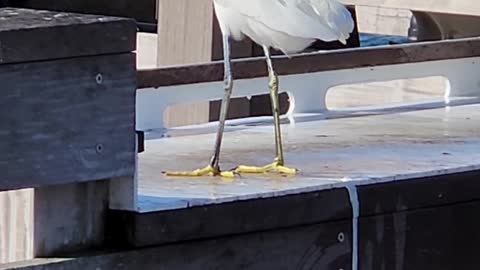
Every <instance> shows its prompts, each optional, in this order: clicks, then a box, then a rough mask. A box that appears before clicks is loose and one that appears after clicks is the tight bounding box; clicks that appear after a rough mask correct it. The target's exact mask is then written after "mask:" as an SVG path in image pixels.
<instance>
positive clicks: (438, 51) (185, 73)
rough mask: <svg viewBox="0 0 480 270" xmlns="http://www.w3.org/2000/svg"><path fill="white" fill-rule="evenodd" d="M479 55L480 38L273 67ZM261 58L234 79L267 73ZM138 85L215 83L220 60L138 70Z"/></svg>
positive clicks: (284, 71)
mask: <svg viewBox="0 0 480 270" xmlns="http://www.w3.org/2000/svg"><path fill="white" fill-rule="evenodd" d="M479 55H480V38H467V39H458V40H446V41H441V42H423V43H414V44H406V45H394V46H382V47H374V48H362V49H354V50H353V49H345V50H338V51H330V52H322V53H308V54H300V55H295V56H292V58H290V59H288V58H287V57H283V56H281V57H275V58H274V60H273V61H274V66H275V69H276V71H277V73H278V74H279V75H290V74H302V73H312V72H320V71H329V70H340V69H351V68H361V67H370V66H383V65H396V64H407V63H419V62H426V61H436V60H445V59H459V58H468V57H475V56H479ZM264 62H265V61H264V59H262V58H252V59H246V60H234V61H233V63H232V65H233V67H232V70H234V78H235V79H250V78H257V77H265V76H267V74H268V73H267V68H266V66H265V63H264ZM137 77H138V88H149V87H161V86H171V85H182V84H193V83H202V82H214V81H221V80H223V63H222V62H214V63H209V64H198V65H187V66H179V67H168V68H159V69H146V70H140V71H138V72H137Z"/></svg>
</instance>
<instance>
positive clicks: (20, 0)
mask: <svg viewBox="0 0 480 270" xmlns="http://www.w3.org/2000/svg"><path fill="white" fill-rule="evenodd" d="M8 5H9V6H13V7H22V8H32V9H44V10H55V11H63V12H78V13H88V14H102V15H108V16H120V17H129V18H134V19H135V20H137V21H141V22H146V23H156V18H155V15H156V13H155V5H156V0H135V1H131V0H116V1H111V0H14V1H8Z"/></svg>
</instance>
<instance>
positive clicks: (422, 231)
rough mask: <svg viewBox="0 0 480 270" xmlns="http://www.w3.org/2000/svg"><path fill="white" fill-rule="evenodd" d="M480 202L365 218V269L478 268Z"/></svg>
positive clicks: (361, 242)
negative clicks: (479, 214) (479, 213)
mask: <svg viewBox="0 0 480 270" xmlns="http://www.w3.org/2000/svg"><path fill="white" fill-rule="evenodd" d="M479 211H480V202H479V201H473V202H469V203H463V204H455V205H448V206H444V207H434V208H429V209H422V210H415V211H399V212H395V213H393V214H388V215H380V216H373V217H368V218H361V219H360V225H359V236H360V238H359V245H360V246H359V251H360V253H359V256H358V258H359V266H360V268H359V269H370V270H381V269H399V270H407V269H437V270H452V269H478V267H479V266H480V263H479V262H478V249H477V248H476V247H477V246H478V242H479V241H480V231H479V230H478V228H479V226H480V218H479V216H478V214H477V213H478V212H479Z"/></svg>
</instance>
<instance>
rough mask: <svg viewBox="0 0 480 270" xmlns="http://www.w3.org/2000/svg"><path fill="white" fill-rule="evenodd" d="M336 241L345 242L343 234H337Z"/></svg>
mask: <svg viewBox="0 0 480 270" xmlns="http://www.w3.org/2000/svg"><path fill="white" fill-rule="evenodd" d="M337 239H338V242H340V243H342V242H343V241H345V235H344V234H343V232H341V233H339V234H338V236H337Z"/></svg>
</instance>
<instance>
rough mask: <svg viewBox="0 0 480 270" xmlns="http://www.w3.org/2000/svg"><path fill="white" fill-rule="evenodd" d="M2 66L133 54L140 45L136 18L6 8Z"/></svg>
mask: <svg viewBox="0 0 480 270" xmlns="http://www.w3.org/2000/svg"><path fill="white" fill-rule="evenodd" d="M0 17H2V18H4V20H2V23H1V24H0V40H1V43H0V65H1V64H10V63H19V62H31V61H40V60H53V59H60V58H70V57H81V56H92V55H104V54H113V53H129V52H132V51H134V50H135V47H136V25H135V23H134V21H133V20H129V19H121V18H112V17H105V16H94V15H79V14H71V13H62V12H49V11H39V10H30V9H15V8H2V9H0Z"/></svg>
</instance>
